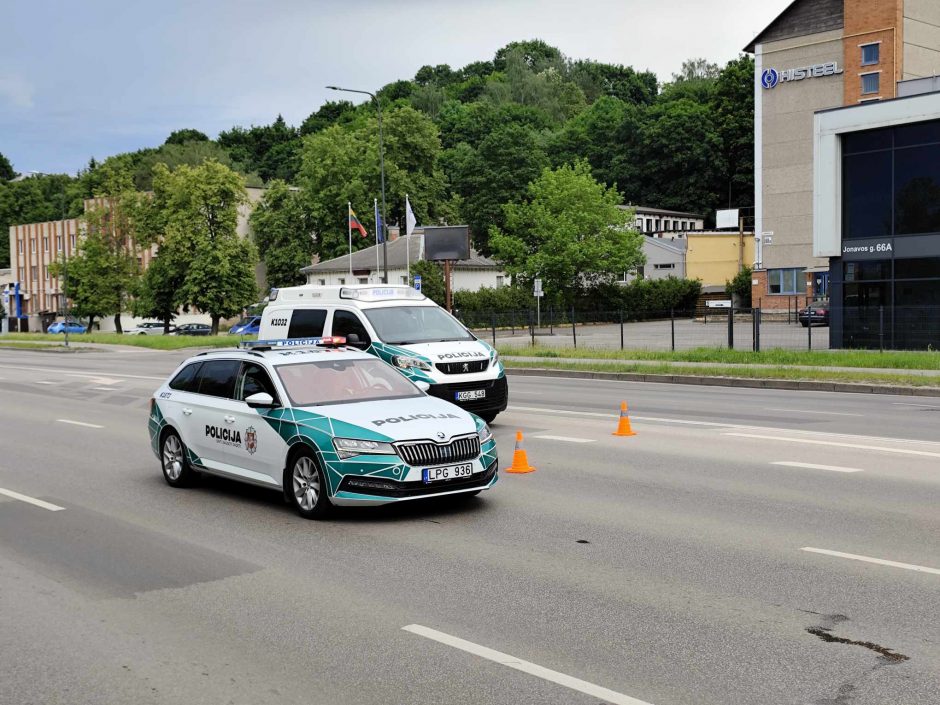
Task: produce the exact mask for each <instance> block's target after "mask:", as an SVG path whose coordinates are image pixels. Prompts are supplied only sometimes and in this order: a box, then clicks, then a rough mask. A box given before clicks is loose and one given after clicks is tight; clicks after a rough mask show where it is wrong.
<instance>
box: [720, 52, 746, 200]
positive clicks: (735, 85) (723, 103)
mask: <svg viewBox="0 0 940 705" xmlns="http://www.w3.org/2000/svg"><path fill="white" fill-rule="evenodd" d="M713 111H714V114H715V123H716V125H717V129H718V137H719V139H720V140H721V152H722V157H723V158H722V166H723V167H724V170H723V171H724V173H723V174H722V183H721V187H722V188H721V190H720V191H719V196H720V197H723V196H725V194H726V193H727V197H728V203H727V205H728V207H729V208H734V207H738V206H751V205H753V204H754V59H752V58H751V57H749V56H740V57H738V58H737V59H733V60H732V61H729V62H728V63H727V64H726V65H725V67H724V68H723V69H722V70H721V73H720V74H719V75H718V79H717V81H716V83H715V96H714V99H713ZM720 202H721V203H722V204H724V199H723V198H722V199H721V201H720Z"/></svg>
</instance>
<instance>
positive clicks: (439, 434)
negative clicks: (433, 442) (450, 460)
mask: <svg viewBox="0 0 940 705" xmlns="http://www.w3.org/2000/svg"><path fill="white" fill-rule="evenodd" d="M437 437H438V438H440V439H441V440H442V441H443V440H444V432H443V431H438V432H437Z"/></svg>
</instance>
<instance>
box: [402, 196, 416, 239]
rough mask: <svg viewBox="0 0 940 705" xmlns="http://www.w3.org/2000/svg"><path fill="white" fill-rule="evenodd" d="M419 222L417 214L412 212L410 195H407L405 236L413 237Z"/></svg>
mask: <svg viewBox="0 0 940 705" xmlns="http://www.w3.org/2000/svg"><path fill="white" fill-rule="evenodd" d="M417 224H418V221H417V220H416V219H415V214H414V213H413V212H412V211H411V204H410V203H409V202H408V194H405V235H406V236H407V235H411V233H413V232H414V230H415V225H417Z"/></svg>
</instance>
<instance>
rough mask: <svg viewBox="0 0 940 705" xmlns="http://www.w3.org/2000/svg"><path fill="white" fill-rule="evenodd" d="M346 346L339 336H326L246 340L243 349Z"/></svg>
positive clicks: (343, 339)
mask: <svg viewBox="0 0 940 705" xmlns="http://www.w3.org/2000/svg"><path fill="white" fill-rule="evenodd" d="M345 344H346V338H344V337H343V336H341V335H333V336H326V337H325V338H276V339H273V340H246V341H245V342H243V343H242V347H243V348H247V349H251V348H313V347H320V348H334V347H338V346H340V345H345Z"/></svg>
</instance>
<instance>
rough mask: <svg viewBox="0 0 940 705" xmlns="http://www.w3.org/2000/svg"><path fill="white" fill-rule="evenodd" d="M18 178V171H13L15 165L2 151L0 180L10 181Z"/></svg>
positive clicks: (0, 156) (0, 155)
mask: <svg viewBox="0 0 940 705" xmlns="http://www.w3.org/2000/svg"><path fill="white" fill-rule="evenodd" d="M15 178H16V172H15V171H13V165H12V164H10V160H9V159H7V158H6V157H5V156H3V154H2V153H0V181H10V180H11V179H15Z"/></svg>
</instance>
